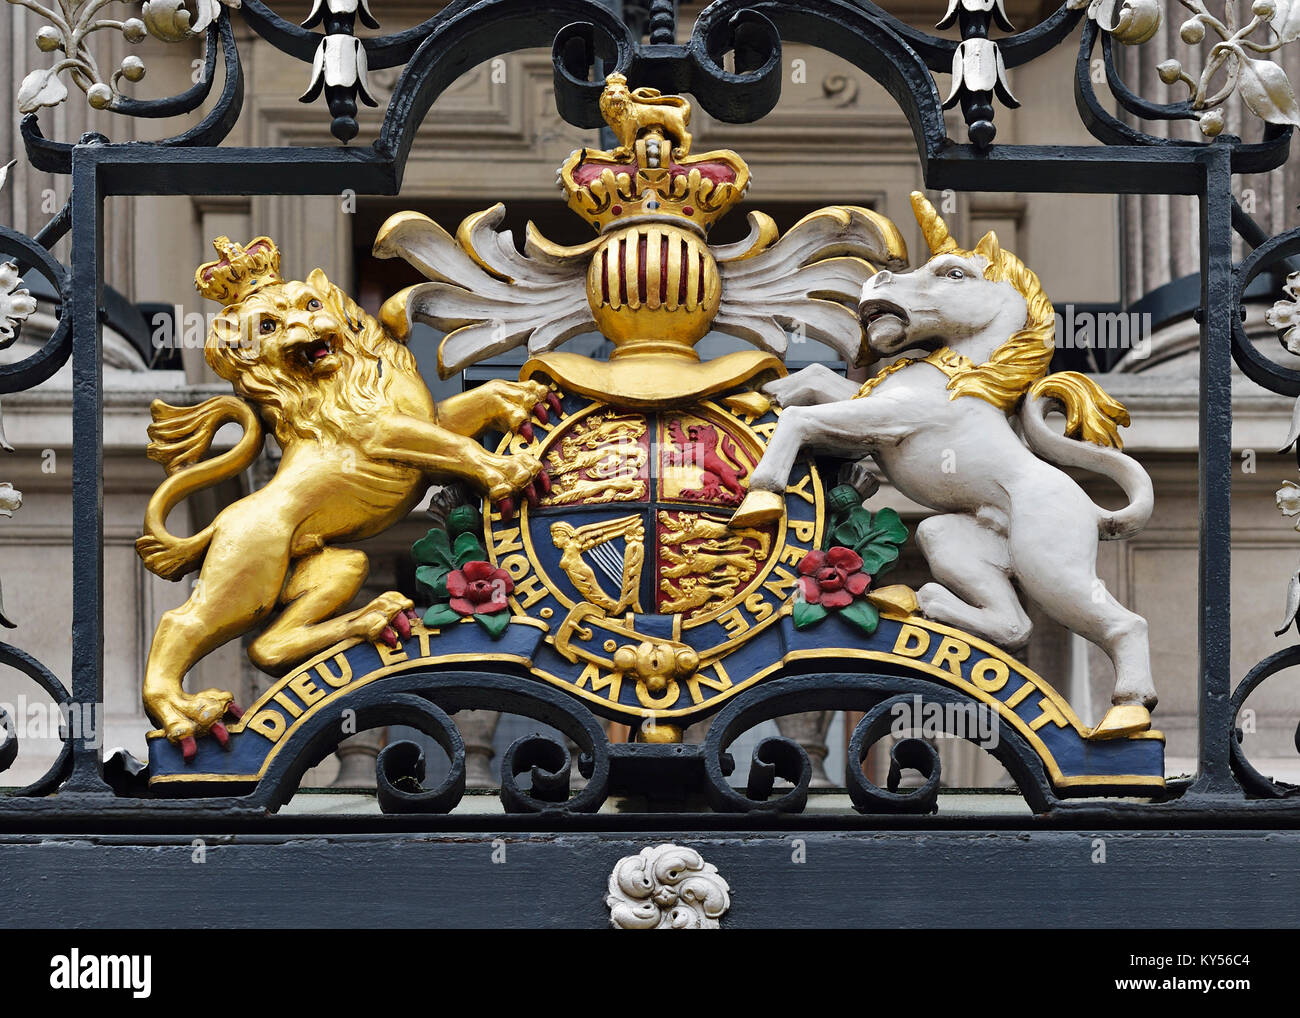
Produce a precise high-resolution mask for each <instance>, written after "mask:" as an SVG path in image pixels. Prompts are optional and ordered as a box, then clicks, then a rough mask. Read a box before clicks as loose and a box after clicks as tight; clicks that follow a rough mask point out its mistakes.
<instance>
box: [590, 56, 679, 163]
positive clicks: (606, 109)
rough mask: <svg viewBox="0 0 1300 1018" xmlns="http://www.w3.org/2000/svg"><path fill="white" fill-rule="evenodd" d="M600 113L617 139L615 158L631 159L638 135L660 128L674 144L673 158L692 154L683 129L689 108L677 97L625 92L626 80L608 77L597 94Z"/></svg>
mask: <svg viewBox="0 0 1300 1018" xmlns="http://www.w3.org/2000/svg"><path fill="white" fill-rule="evenodd" d="M600 112H601V115H602V116H604V118H605V122H606V123H607V124H609V125H610V127H611V128H612V129H613V130H614V131H615V133H616V134H617V135H618V147H617V148H615V149H614V151H613V155H614V157H615V158H620V159H626V158H628V157H630V156H631V155H632V149H633V148H634V147H635V146H636V139H637V135H639V134H640V133H641V132H642V130H644V129H645V128H647V127H662V128H663V129H664V133H665V134H666V135H667V136H668V137H670V138H672V139H674V140H675V141H676V142H677V145H676V146H675V147H674V148H673V151H672V154H673V156H674V157H675V158H677V159H681V158H683V157H684V156H685V155H686V153H688V152H689V151H690V150H691V132H690V131H688V130H687V129H686V127H687V125H688V124H689V123H690V122H691V105H690V103H688V102H687V101H686V100H685V99H683V98H682V97H681V96H679V95H661V94H660V92H659V90H658V89H657V88H638V89H635V90H633V91H628V87H627V78H626V77H625V76H624V75H622V74H611V75H609V76H608V77H607V78H606V79H605V90H604V91H603V92H601V93H600ZM665 161H666V160H665Z"/></svg>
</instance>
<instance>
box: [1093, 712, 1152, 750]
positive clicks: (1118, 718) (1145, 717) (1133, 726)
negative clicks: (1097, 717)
mask: <svg viewBox="0 0 1300 1018" xmlns="http://www.w3.org/2000/svg"><path fill="white" fill-rule="evenodd" d="M1150 728H1151V712H1150V711H1149V710H1147V709H1146V708H1145V707H1143V706H1142V705H1141V704H1140V703H1117V704H1116V705H1115V706H1114V707H1112V708H1111V709H1110V710H1108V711H1107V712H1106V716H1105V717H1104V718H1102V719H1101V724H1099V725H1098V726H1097V727H1096V728H1094V729H1093V730H1092V732H1091V733H1090V734H1089V735H1088V738H1089V739H1092V740H1095V741H1101V740H1103V739H1125V738H1128V736H1130V735H1136V734H1137V733H1138V732H1145V731H1148V730H1149V729H1150Z"/></svg>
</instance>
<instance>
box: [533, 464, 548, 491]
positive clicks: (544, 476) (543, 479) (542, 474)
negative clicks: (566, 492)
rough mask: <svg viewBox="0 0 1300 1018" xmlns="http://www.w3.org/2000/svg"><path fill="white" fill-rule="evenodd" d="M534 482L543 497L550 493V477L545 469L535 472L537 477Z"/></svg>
mask: <svg viewBox="0 0 1300 1018" xmlns="http://www.w3.org/2000/svg"><path fill="white" fill-rule="evenodd" d="M535 480H536V481H537V487H538V489H539V490H540V491H541V493H542V494H543V495H549V494H550V493H551V475H550V474H548V473H547V472H546V468H545V467H542V469H541V470H539V471H537V477H536V478H535Z"/></svg>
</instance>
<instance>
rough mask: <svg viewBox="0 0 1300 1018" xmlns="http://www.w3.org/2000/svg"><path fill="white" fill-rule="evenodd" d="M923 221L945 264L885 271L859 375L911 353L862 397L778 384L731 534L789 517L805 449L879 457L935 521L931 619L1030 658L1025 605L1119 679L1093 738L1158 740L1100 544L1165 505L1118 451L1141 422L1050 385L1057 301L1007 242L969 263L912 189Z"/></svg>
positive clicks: (827, 376) (1082, 382)
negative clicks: (1102, 492) (1107, 496)
mask: <svg viewBox="0 0 1300 1018" xmlns="http://www.w3.org/2000/svg"><path fill="white" fill-rule="evenodd" d="M912 208H913V211H914V212H915V214H916V218H917V221H918V222H919V223H920V225H921V229H922V231H923V232H924V234H925V238H926V241H927V243H928V244H929V247H930V252H931V257H930V259H929V261H927V262H926V263H925V264H924V265H922V266H921V267H919V268H917V269H914V270H912V271H909V272H888V271H881V272H877V273H875V275H873V276H871V277H870V278H869V279H867V281H866V283H865V284H864V285H863V288H862V297H861V301H860V302H859V305H858V315H859V319H860V320H861V322H862V327H863V343H862V348H861V350H860V354H859V363H867V362H869V361H871V360H873V359H875V358H888V357H895V356H896V355H899V354H903V353H905V352H907V353H908V354H909V356H905V357H899V358H898V359H896V360H894V361H893V362H892V363H890V364H888V365H887V366H886V367H884V368H882V369H881V370H880V371H878V372H877V373H876V374H875V375H874V376H873V377H872V378H870V379H869V380H868V381H867V382H866V383H865V384H862V385H859V384H858V383H857V382H852V381H848V380H846V379H845V378H843V377H841V376H840V375H838V374H837V373H836V372H834V371H832V370H831V369H830V368H828V367H826V366H825V365H813V366H812V367H809V368H805V369H804V370H803V371H800V372H797V373H796V374H794V375H791V376H789V377H788V378H783V379H778V380H777V381H775V382H771V383H769V384H768V385H767V386H765V387H764V389H763V392H764V393H765V394H766V395H768V396H769V397H770V398H771V399H773V401H774V402H776V403H777V404H778V405H780V406H782V407H783V408H784V410H783V412H782V414H781V417H780V421H779V423H778V425H777V428H776V430H775V432H774V433H773V435H772V438H771V441H770V442H769V443H768V446H767V449H766V451H765V452H764V454H763V457H762V460H761V462H760V463H759V464H758V466H757V467H756V468H755V470H754V473H753V476H752V477H751V478H750V483H749V491H748V494H747V495H746V497H745V500H744V501H743V502H742V503H741V505H740V507H739V508H738V509H737V511H736V513H735V515H734V516H733V518H732V520H731V525H732V526H733V527H752V526H755V525H760V524H763V523H767V522H770V521H772V520H776V519H779V518H780V516H781V513H782V511H783V507H784V493H785V489H786V484H787V480H788V478H789V475H790V471H791V468H792V467H793V465H794V461H795V459H796V457H797V456H798V455H799V453H800V451H801V450H802V449H804V448H805V447H811V448H814V449H816V450H818V451H820V452H823V453H829V454H833V455H839V456H845V457H851V458H853V459H855V460H856V459H860V458H863V457H871V458H873V459H874V460H875V462H876V464H877V465H878V466H879V468H880V470H881V472H882V473H883V474H884V475H885V476H886V477H887V478H888V479H889V481H890V482H891V483H892V484H893V485H894V486H895V487H896V488H897V489H898V490H899V491H900V492H901V493H902V494H903V495H905V496H907V497H908V498H911V499H912V500H914V501H916V502H918V503H920V504H922V505H924V506H927V507H929V508H930V509H933V510H934V511H935V515H932V516H929V517H927V518H925V519H924V520H922V521H921V523H920V524H919V526H918V527H917V528H916V540H917V544H918V545H919V547H920V549H921V551H922V553H923V554H924V556H925V559H926V562H927V563H928V565H929V568H930V572H931V574H932V576H933V581H932V582H929V583H926V584H925V585H924V586H922V587H921V589H920V590H918V591H917V593H916V599H917V605H918V610H919V611H920V612H921V614H923V615H924V616H926V617H927V618H930V619H934V620H936V621H940V622H945V623H948V624H950V625H954V626H957V627H959V628H961V629H964V630H966V631H967V632H970V633H973V634H975V635H978V636H982V637H984V638H985V639H987V640H989V641H990V642H992V643H995V644H998V645H1000V646H1002V647H1004V648H1006V649H1007V650H1011V651H1015V650H1018V649H1020V648H1022V647H1023V646H1024V645H1025V644H1026V643H1027V641H1028V640H1029V636H1030V631H1031V624H1030V620H1029V616H1028V615H1027V614H1026V612H1025V609H1024V606H1023V605H1022V603H1021V594H1022V593H1023V595H1024V596H1025V597H1027V598H1028V599H1029V600H1031V601H1033V602H1034V603H1036V604H1038V605H1039V607H1041V608H1042V610H1043V611H1044V612H1045V613H1046V614H1047V615H1048V616H1049V617H1051V618H1052V619H1054V620H1055V621H1057V622H1059V623H1060V624H1061V625H1063V626H1065V627H1067V628H1068V629H1069V630H1070V631H1071V632H1073V633H1077V634H1078V635H1079V636H1081V637H1083V638H1084V639H1085V640H1088V641H1090V642H1091V643H1093V644H1095V645H1097V646H1098V647H1100V648H1101V649H1102V650H1103V651H1104V652H1105V654H1106V655H1107V656H1108V657H1109V658H1110V660H1111V662H1112V664H1113V665H1114V667H1115V686H1114V691H1113V696H1112V707H1111V708H1110V710H1108V711H1107V713H1106V715H1105V717H1104V718H1103V719H1102V720H1101V722H1100V723H1099V724H1098V725H1097V727H1096V728H1095V729H1093V731H1092V733H1091V734H1090V736H1089V737H1090V738H1093V739H1108V738H1123V737H1126V736H1129V735H1132V734H1135V733H1137V732H1142V731H1146V730H1147V729H1149V728H1150V727H1151V714H1150V711H1151V709H1152V708H1153V707H1154V706H1155V705H1156V691H1155V686H1154V684H1153V682H1152V678H1151V662H1150V649H1149V644H1148V640H1147V624H1146V620H1145V619H1143V618H1142V617H1141V616H1140V615H1138V614H1136V613H1134V612H1132V611H1130V610H1128V609H1127V608H1125V607H1124V606H1123V605H1122V604H1120V603H1119V602H1118V601H1117V600H1116V599H1115V598H1114V597H1113V596H1112V595H1111V593H1110V592H1109V591H1108V590H1107V589H1106V587H1105V584H1103V583H1102V581H1101V580H1100V579H1099V578H1098V577H1097V567H1096V562H1097V546H1098V541H1099V540H1115V539H1118V538H1124V537H1130V536H1132V535H1133V534H1136V533H1137V532H1138V531H1140V530H1141V529H1142V527H1143V526H1144V525H1145V524H1146V521H1147V519H1148V518H1149V517H1150V515H1151V511H1152V507H1153V501H1154V495H1153V492H1152V486H1151V479H1150V477H1149V476H1148V475H1147V473H1146V471H1145V470H1143V469H1142V467H1141V466H1140V465H1139V464H1138V463H1137V462H1136V461H1135V460H1134V459H1132V457H1130V456H1127V455H1125V454H1124V453H1123V452H1122V451H1120V450H1121V448H1122V443H1121V441H1120V437H1119V427H1121V426H1127V425H1128V423H1129V416H1128V412H1127V411H1126V410H1125V409H1124V407H1123V406H1122V405H1121V404H1120V403H1119V402H1117V401H1116V400H1114V399H1112V398H1111V397H1110V396H1108V395H1107V394H1106V393H1105V392H1104V391H1103V390H1102V389H1101V388H1100V387H1099V386H1098V385H1097V384H1096V383H1095V382H1093V381H1092V380H1091V379H1089V378H1087V377H1086V376H1084V375H1081V374H1079V373H1077V372H1073V371H1062V372H1058V373H1056V374H1048V373H1047V369H1048V365H1049V363H1050V362H1051V359H1052V352H1053V349H1054V333H1055V314H1054V312H1053V309H1052V304H1051V301H1049V300H1048V298H1047V295H1046V293H1044V292H1043V288H1042V285H1041V284H1040V283H1039V281H1038V277H1037V276H1036V275H1035V274H1034V273H1033V272H1031V271H1030V270H1029V269H1028V268H1027V267H1026V266H1025V265H1024V263H1022V262H1021V261H1020V259H1018V258H1017V257H1016V256H1015V255H1013V254H1012V253H1011V252H1009V251H1005V250H1003V249H1002V247H1001V245H999V243H998V239H997V236H996V235H995V234H993V233H988V234H985V236H984V237H983V238H982V239H981V240H980V241H979V243H978V244H976V246H975V250H973V251H966V250H962V249H960V248H959V247H958V246H957V242H956V241H955V240H954V239H953V238H952V236H951V235H950V234H949V232H948V228H947V226H946V224H945V223H944V221H943V219H942V218H941V217H940V216H939V215H938V213H937V212H936V211H935V209H934V207H933V206H932V205H931V204H930V203H929V202H928V201H927V200H926V199H925V197H924V195H922V194H920V193H919V192H913V194H912ZM1052 412H1063V413H1064V415H1065V419H1066V426H1065V434H1064V435H1062V434H1059V433H1057V432H1056V431H1054V430H1053V429H1052V428H1051V427H1050V426H1049V425H1048V424H1047V421H1046V417H1047V415H1048V413H1052ZM1061 467H1074V468H1078V469H1082V470H1088V471H1092V472H1094V473H1098V474H1101V475H1103V476H1106V477H1108V478H1110V479H1111V480H1113V481H1115V482H1116V483H1117V484H1118V485H1119V486H1120V488H1122V489H1123V491H1124V494H1125V496H1126V497H1127V499H1128V504H1127V505H1125V506H1124V507H1123V508H1120V509H1115V510H1110V509H1103V508H1101V507H1100V506H1098V505H1097V504H1096V503H1094V502H1093V501H1092V500H1091V499H1090V498H1089V497H1088V496H1087V494H1086V493H1085V492H1084V491H1083V489H1082V488H1081V487H1079V485H1078V484H1077V483H1076V482H1075V481H1074V480H1072V479H1071V478H1070V477H1069V476H1068V475H1067V474H1066V473H1065V472H1064V471H1063V470H1062V469H1061ZM1017 588H1018V589H1017Z"/></svg>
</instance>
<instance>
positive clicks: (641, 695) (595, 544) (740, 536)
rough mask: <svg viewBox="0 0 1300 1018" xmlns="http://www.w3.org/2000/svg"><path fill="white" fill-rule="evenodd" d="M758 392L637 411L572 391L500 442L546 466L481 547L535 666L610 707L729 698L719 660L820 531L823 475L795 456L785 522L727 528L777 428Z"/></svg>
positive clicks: (783, 589) (786, 582)
mask: <svg viewBox="0 0 1300 1018" xmlns="http://www.w3.org/2000/svg"><path fill="white" fill-rule="evenodd" d="M765 403H766V401H765V400H760V401H756V400H755V399H754V396H753V394H752V393H750V394H746V395H744V396H741V397H737V398H731V399H729V398H727V397H723V398H720V399H717V400H706V401H703V402H700V403H697V404H694V405H691V406H689V407H670V408H665V409H661V410H642V409H630V408H623V407H618V406H615V405H613V404H610V403H606V402H603V401H593V400H589V399H587V398H586V397H582V396H573V395H570V396H566V397H565V398H564V402H563V406H564V413H563V415H562V417H561V419H560V420H558V421H552V422H551V423H550V425H549V426H548V427H545V428H538V429H537V430H536V432H535V434H534V437H533V439H532V440H531V441H525V440H524V439H523V438H522V437H520V436H518V435H515V436H512V437H510V438H508V439H506V440H505V441H504V442H503V443H502V447H501V448H502V451H510V452H518V451H521V450H526V451H529V452H530V453H532V454H533V455H535V456H538V457H539V458H540V459H541V460H542V461H543V463H544V464H545V465H546V469H547V472H548V474H549V477H550V490H549V492H547V493H546V494H545V495H543V496H542V497H541V498H540V499H539V500H538V502H537V503H536V504H533V505H525V506H523V507H521V509H520V513H519V515H518V517H517V518H514V519H503V518H502V517H501V515H500V514H499V513H490V514H489V515H488V517H487V518H486V520H485V531H486V533H485V537H486V546H487V548H488V552H489V556H490V557H491V559H492V561H493V562H494V563H495V564H497V565H499V566H501V567H502V568H504V569H506V570H507V571H508V572H509V573H510V575H511V577H512V578H513V580H514V583H515V589H514V593H513V595H512V598H511V610H512V611H513V612H514V613H515V614H516V615H518V616H527V617H530V618H533V619H536V620H540V621H542V622H543V623H545V624H546V626H547V629H548V635H547V637H546V640H545V647H546V650H545V651H543V652H542V654H543V655H544V657H545V662H543V661H538V662H537V665H538V666H539V667H542V666H543V665H544V664H546V663H549V667H548V668H546V669H545V670H546V671H548V672H550V671H552V670H553V671H554V672H555V673H556V674H557V678H559V679H562V680H563V681H565V684H566V685H567V684H570V683H572V684H573V685H576V686H577V687H578V688H579V690H582V689H586V690H587V691H588V693H591V692H592V691H593V687H596V686H597V684H598V683H601V682H603V683H604V685H603V686H600V687H599V689H598V690H597V692H598V693H601V692H603V694H604V695H597V696H596V697H595V698H596V699H600V700H604V701H606V704H605V705H606V706H609V707H611V708H615V709H616V710H617V709H618V705H619V704H621V705H622V707H623V709H626V708H627V707H634V708H635V709H636V710H637V712H638V713H644V712H645V709H646V708H651V709H652V710H653V712H654V713H656V714H658V713H664V712H666V713H671V714H678V713H695V712H697V711H702V710H703V709H704V708H705V706H706V704H707V703H708V701H710V700H712V699H714V698H715V697H716V696H718V695H722V694H724V693H725V694H727V695H729V692H730V691H731V690H732V688H733V687H732V685H731V680H730V677H729V672H728V670H727V666H726V665H725V664H724V663H723V661H724V659H726V658H729V657H730V656H731V655H732V654H735V653H736V652H737V651H738V650H739V649H740V648H741V647H742V646H744V645H745V644H747V643H748V642H749V641H751V640H752V639H753V638H755V637H757V636H759V635H760V634H762V633H763V632H765V631H766V630H768V629H769V628H770V627H771V625H772V623H774V622H775V621H776V620H777V617H778V615H779V612H780V609H781V607H782V605H784V604H785V603H786V602H787V601H788V600H789V598H790V595H791V593H792V591H793V590H794V587H795V584H796V576H797V573H796V570H795V567H796V565H797V564H798V562H799V561H800V560H801V559H802V558H803V556H804V555H805V554H806V553H807V552H808V551H809V550H811V549H813V548H815V547H817V546H818V544H819V542H820V540H821V526H822V524H821V519H822V502H823V492H822V485H821V481H820V478H819V477H818V475H817V472H816V468H815V467H814V466H813V465H812V464H811V463H806V462H805V463H800V464H799V465H798V466H797V467H796V470H795V473H794V474H793V475H792V477H791V481H790V486H789V489H788V493H787V512H786V516H785V518H784V519H781V520H778V521H776V522H774V523H771V524H767V525H764V526H759V527H740V528H736V529H732V528H731V527H730V525H729V522H730V519H731V516H732V515H733V513H734V512H735V509H736V507H737V506H738V505H739V504H740V503H741V501H742V500H743V499H744V496H745V493H746V491H747V490H748V480H749V477H750V476H751V475H752V473H753V470H754V467H755V466H756V465H757V464H758V461H759V459H760V458H761V456H762V453H763V449H764V446H765V444H766V441H767V439H768V437H769V436H770V435H771V433H772V431H773V430H774V429H775V426H776V419H777V411H776V410H775V409H773V408H771V407H768V406H765V405H764V404H765ZM584 670H586V671H584ZM610 674H615V675H617V676H619V677H618V679H617V680H611V679H610V678H609V676H610ZM584 675H585V676H586V679H585V680H584ZM624 676H627V677H629V678H632V679H633V681H626V682H625V681H623V677H624ZM711 706H712V707H716V704H712V705H711Z"/></svg>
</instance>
